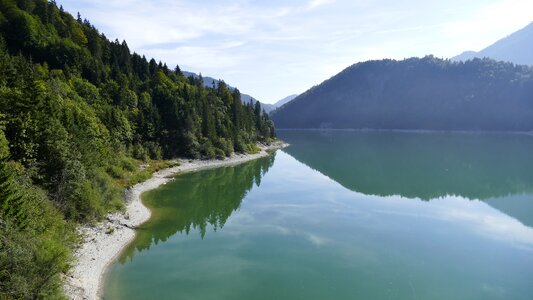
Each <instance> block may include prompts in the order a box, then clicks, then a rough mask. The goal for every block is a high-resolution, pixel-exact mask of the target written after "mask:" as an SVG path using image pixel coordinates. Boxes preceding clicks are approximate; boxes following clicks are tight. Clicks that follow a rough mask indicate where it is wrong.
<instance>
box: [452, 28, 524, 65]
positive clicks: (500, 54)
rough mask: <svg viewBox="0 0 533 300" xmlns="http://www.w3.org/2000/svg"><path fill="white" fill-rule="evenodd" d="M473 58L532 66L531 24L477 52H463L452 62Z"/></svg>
mask: <svg viewBox="0 0 533 300" xmlns="http://www.w3.org/2000/svg"><path fill="white" fill-rule="evenodd" d="M475 57H478V58H483V57H489V58H492V59H495V60H501V61H508V62H512V63H515V64H519V65H533V22H532V23H531V24H529V25H527V26H526V27H524V28H522V29H520V30H519V31H517V32H515V33H513V34H511V35H509V36H507V37H505V38H503V39H501V40H499V41H497V42H496V43H494V44H492V45H490V46H489V47H487V48H485V49H483V50H481V51H479V52H475V51H465V52H463V53H461V54H460V55H457V56H455V57H453V58H452V60H455V61H465V60H468V59H472V58H475Z"/></svg>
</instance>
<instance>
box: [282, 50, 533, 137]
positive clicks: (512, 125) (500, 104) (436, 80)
mask: <svg viewBox="0 0 533 300" xmlns="http://www.w3.org/2000/svg"><path fill="white" fill-rule="evenodd" d="M272 119H273V120H274V123H275V124H276V127H277V128H355V129H408V130H411V129H414V130H483V131H531V130H533V68H532V67H528V66H520V65H514V64H512V63H505V62H497V61H494V60H490V59H473V60H469V61H466V62H452V61H449V60H442V59H438V58H435V57H433V56H427V57H424V58H410V59H406V60H402V61H396V60H389V59H386V60H378V61H368V62H363V63H358V64H355V65H353V66H351V67H349V68H347V69H345V70H344V71H342V72H341V73H339V74H337V75H336V76H334V77H332V78H331V79H329V80H327V81H325V82H323V83H322V84H320V85H318V86H315V87H313V88H311V89H310V90H308V91H307V92H305V93H304V94H302V95H300V96H298V97H297V98H296V99H294V100H293V101H291V102H289V103H288V104H287V105H284V106H282V107H281V108H280V109H278V110H276V111H274V112H273V113H272Z"/></svg>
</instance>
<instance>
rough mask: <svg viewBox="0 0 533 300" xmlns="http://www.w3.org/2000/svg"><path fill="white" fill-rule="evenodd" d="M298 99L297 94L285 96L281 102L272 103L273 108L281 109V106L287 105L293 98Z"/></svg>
mask: <svg viewBox="0 0 533 300" xmlns="http://www.w3.org/2000/svg"><path fill="white" fill-rule="evenodd" d="M296 97H298V95H297V94H294V95H290V96H287V97H285V98H283V99H281V100H278V101H277V102H276V103H274V104H273V105H274V107H275V108H278V107H281V106H283V105H284V104H286V103H289V102H290V101H292V100H293V99H294V98H296Z"/></svg>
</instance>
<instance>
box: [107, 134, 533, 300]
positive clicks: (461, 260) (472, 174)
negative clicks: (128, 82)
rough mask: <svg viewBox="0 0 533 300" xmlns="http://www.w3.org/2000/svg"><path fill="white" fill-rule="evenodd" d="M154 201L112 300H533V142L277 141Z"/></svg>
mask: <svg viewBox="0 0 533 300" xmlns="http://www.w3.org/2000/svg"><path fill="white" fill-rule="evenodd" d="M279 135H280V136H281V138H283V139H285V140H286V141H288V142H289V143H291V146H290V147H288V148H286V149H284V150H281V151H278V152H277V153H275V154H274V155H272V156H270V157H268V158H265V159H261V160H257V161H253V162H249V163H246V164H243V165H240V166H235V167H228V168H221V169H214V170H208V171H202V172H198V173H190V174H185V175H182V176H179V177H177V178H176V180H174V181H173V182H171V183H169V184H167V185H165V186H163V187H161V188H159V189H157V190H154V191H151V192H149V193H146V194H145V195H144V201H145V203H146V204H147V205H148V206H149V207H150V208H151V209H152V210H153V217H152V219H151V220H150V221H148V222H147V223H145V224H144V225H142V227H141V229H140V230H139V231H138V235H137V237H136V239H135V240H134V242H133V243H132V244H131V245H130V246H129V247H128V248H127V249H126V250H125V251H124V253H123V254H122V256H121V257H120V259H119V260H118V261H117V262H116V263H115V264H114V265H113V266H112V267H111V269H110V271H109V273H108V274H107V277H106V285H105V288H104V297H105V298H106V299H533V284H532V278H533V137H531V136H526V135H492V134H491V135H489V134H445V133H391V132H388V133H387V132H326V133H324V132H309V131H308V132H297V131H286V132H283V131H282V132H280V133H279Z"/></svg>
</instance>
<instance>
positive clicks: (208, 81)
mask: <svg viewBox="0 0 533 300" xmlns="http://www.w3.org/2000/svg"><path fill="white" fill-rule="evenodd" d="M181 73H183V75H185V76H186V77H189V76H192V77H194V78H199V75H198V74H196V73H193V72H188V71H181ZM202 78H203V80H204V86H206V87H213V85H214V86H215V87H217V86H218V83H219V80H218V79H214V78H213V77H209V76H203V75H202ZM228 88H229V89H230V90H234V89H235V88H234V87H232V86H229V85H228ZM241 101H242V102H243V103H250V102H252V104H255V102H256V101H259V100H257V99H255V98H254V97H252V96H250V95H248V94H243V93H241ZM259 103H260V104H261V107H262V108H263V110H264V111H265V112H267V113H269V112H271V111H273V110H274V109H275V108H276V107H275V106H274V105H272V104H268V103H263V102H261V101H259Z"/></svg>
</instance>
